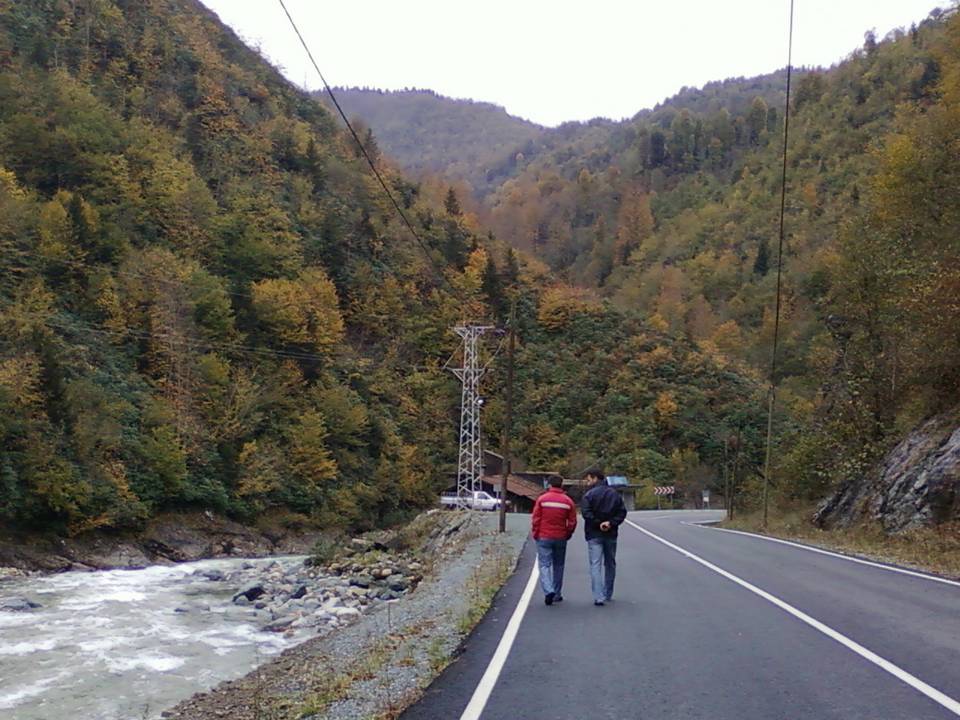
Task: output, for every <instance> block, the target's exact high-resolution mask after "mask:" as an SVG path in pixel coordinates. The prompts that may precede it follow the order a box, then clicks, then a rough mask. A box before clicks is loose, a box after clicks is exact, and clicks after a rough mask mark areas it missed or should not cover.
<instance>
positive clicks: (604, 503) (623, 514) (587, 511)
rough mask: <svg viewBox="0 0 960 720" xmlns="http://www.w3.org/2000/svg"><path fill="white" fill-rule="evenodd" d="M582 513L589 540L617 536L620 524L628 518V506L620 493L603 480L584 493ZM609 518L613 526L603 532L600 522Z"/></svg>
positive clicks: (584, 529) (585, 533) (581, 505)
mask: <svg viewBox="0 0 960 720" xmlns="http://www.w3.org/2000/svg"><path fill="white" fill-rule="evenodd" d="M580 514H581V515H583V534H584V535H585V536H586V538H587V540H592V539H593V538H598V537H616V536H617V531H618V529H619V527H620V525H621V524H622V523H623V521H624V520H626V518H627V508H626V506H625V505H624V504H623V498H622V497H620V493H618V492H617V491H616V490H614V489H613V488H612V487H610V486H609V485H607V483H606V481H603V482H601V483H598V484H596V485H594V486H593V487H592V488H590V489H589V490H587V492H585V493H584V495H583V498H582V499H581V500H580ZM607 520H609V521H610V525H611V526H612V527H611V528H610V529H609V530H608V531H607V532H603V530H601V529H600V523H602V522H604V521H607Z"/></svg>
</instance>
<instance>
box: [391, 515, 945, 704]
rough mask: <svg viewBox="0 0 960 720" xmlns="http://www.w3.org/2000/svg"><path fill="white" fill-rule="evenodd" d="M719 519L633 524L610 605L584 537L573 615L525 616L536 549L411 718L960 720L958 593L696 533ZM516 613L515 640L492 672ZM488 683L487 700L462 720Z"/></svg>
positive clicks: (571, 560) (573, 546)
mask: <svg viewBox="0 0 960 720" xmlns="http://www.w3.org/2000/svg"><path fill="white" fill-rule="evenodd" d="M719 516H720V514H719V513H709V512H699V513H698V512H682V511H681V512H669V511H663V512H661V511H656V512H638V513H631V514H630V517H629V518H628V520H629V521H631V522H633V523H635V524H636V525H637V526H639V528H637V527H632V526H630V525H626V524H625V525H624V526H623V527H621V529H620V541H619V548H618V555H617V559H618V573H617V584H616V590H615V593H614V597H615V599H614V601H613V602H612V603H609V604H608V605H606V606H604V607H594V606H593V603H592V600H591V597H590V590H589V573H588V570H587V559H586V548H585V543H584V541H583V536H582V531H581V530H580V529H579V528H578V531H577V535H576V537H575V538H574V539H573V541H571V543H570V544H569V546H568V551H567V567H566V578H565V580H564V598H565V600H564V602H563V603H562V604H559V605H553V606H552V607H546V606H545V605H544V604H543V598H542V595H541V594H540V592H539V588H536V590H535V591H534V593H533V595H532V601H531V602H530V604H529V606H526V607H525V611H524V605H523V603H522V602H520V600H521V596H522V595H523V591H524V589H525V588H526V587H527V584H528V581H529V578H530V574H531V570H532V566H533V559H534V558H533V552H532V548H531V546H530V545H531V544H530V543H528V544H527V547H526V548H525V550H524V553H523V555H522V556H521V563H520V566H519V567H518V570H517V573H516V574H515V576H514V577H513V578H512V579H511V580H510V581H509V582H508V584H507V586H506V587H505V588H504V590H503V592H502V593H501V596H500V597H499V598H498V599H497V601H496V602H495V604H494V607H493V608H492V609H491V612H490V613H489V614H488V616H487V618H485V620H484V621H483V622H482V623H481V625H480V626H479V627H478V629H477V631H476V632H475V633H474V635H473V636H471V638H470V640H469V642H468V643H467V645H466V648H465V651H464V653H463V655H462V656H461V657H460V659H459V660H458V661H457V662H455V663H454V664H453V665H451V666H450V667H449V668H448V669H447V670H446V671H445V672H444V673H443V675H441V677H440V678H438V679H437V681H436V682H434V683H433V684H432V685H431V686H430V688H429V689H428V690H427V693H426V694H425V697H424V698H423V700H422V701H421V702H419V703H418V704H416V705H414V706H413V707H412V708H410V709H409V710H408V711H407V712H406V713H405V714H404V715H403V718H404V720H427V719H430V720H437V719H439V718H443V719H446V718H451V719H452V718H461V717H472V718H476V717H479V718H483V720H515V719H518V718H530V719H531V720H533V719H537V720H541V719H546V718H551V719H553V720H565V719H567V718H569V719H571V720H574V719H576V720H599V719H602V718H617V719H618V720H619V719H622V718H631V719H637V720H641V719H642V720H681V719H682V720H695V719H699V718H703V719H705V720H706V719H707V718H709V719H710V720H779V719H782V720H799V719H801V718H810V719H811V720H813V719H815V720H832V719H836V720H886V719H890V720H941V719H942V720H946V719H948V718H953V719H954V720H956V718H957V717H960V585H957V584H953V585H951V584H947V583H941V582H935V581H933V580H930V579H926V578H923V577H914V576H911V575H906V574H901V573H898V572H893V571H890V570H888V569H883V568H879V567H873V566H869V565H863V564H858V563H854V562H851V561H849V560H846V559H842V558H839V557H834V556H830V555H824V554H818V553H814V552H811V551H809V550H805V549H801V548H796V547H791V546H787V545H783V544H779V543H774V542H771V541H769V540H765V539H762V538H757V537H752V536H745V535H738V534H733V533H728V532H721V531H718V530H715V529H710V528H704V527H698V526H695V525H691V524H687V523H692V522H698V521H703V520H709V519H717V518H718V517H719ZM510 519H511V521H514V522H516V521H521V522H522V521H524V518H523V516H511V518H510ZM640 528H642V529H644V530H646V531H648V532H649V533H652V534H654V535H656V536H657V537H656V538H655V537H652V536H651V535H648V534H645V533H644V532H643V531H642V530H641V529H640ZM657 538H659V539H657ZM665 543H670V544H672V545H673V547H671V546H670V545H668V544H665ZM691 555H693V556H695V557H691ZM518 606H519V609H518ZM515 610H517V613H516V615H517V621H519V623H520V624H519V628H518V630H517V631H516V636H515V641H514V642H513V644H512V646H511V647H510V649H509V653H508V654H507V655H506V661H505V663H504V664H503V666H502V670H501V671H500V672H499V674H496V673H495V668H494V669H491V670H489V672H488V668H489V667H490V661H491V658H492V657H493V656H494V651H495V649H496V648H497V646H498V644H499V643H500V641H501V638H502V637H503V635H504V628H505V627H506V626H507V624H508V620H509V619H510V618H511V617H512V616H514V614H515V612H514V611H515ZM521 613H522V614H521ZM502 652H503V650H501V653H502ZM485 672H486V673H487V677H488V683H487V685H488V686H492V691H490V693H489V696H488V697H487V698H486V702H485V703H482V702H479V701H475V702H474V704H473V705H472V706H471V712H473V710H476V709H477V708H478V707H482V710H481V712H479V713H474V714H472V715H470V714H468V715H466V716H464V709H465V708H467V707H468V703H469V702H470V700H471V697H472V696H473V695H474V693H475V690H476V688H477V686H478V684H480V683H481V678H482V676H484V674H485ZM478 703H479V704H478Z"/></svg>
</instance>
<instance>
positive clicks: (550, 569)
mask: <svg viewBox="0 0 960 720" xmlns="http://www.w3.org/2000/svg"><path fill="white" fill-rule="evenodd" d="M576 528H577V504H576V503H575V502H574V501H573V500H571V499H570V496H569V495H567V494H566V493H565V492H564V491H563V480H562V479H561V478H560V476H559V475H554V476H552V477H551V478H550V487H548V488H547V491H546V492H545V493H543V495H541V496H540V497H538V498H537V502H536V504H534V506H533V518H532V519H531V529H532V530H533V539H534V540H535V541H536V543H537V562H538V563H539V565H540V587H541V589H542V590H543V601H544V602H545V603H546V604H547V605H553V601H554V600H556V601H557V602H560V601H561V600H563V595H562V594H561V591H562V590H563V567H564V565H565V564H566V558H567V540H569V539H570V538H571V537H573V531H574V530H576Z"/></svg>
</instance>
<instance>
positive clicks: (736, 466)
mask: <svg viewBox="0 0 960 720" xmlns="http://www.w3.org/2000/svg"><path fill="white" fill-rule="evenodd" d="M742 432H743V426H742V425H741V426H739V427H738V428H737V444H736V449H735V450H734V453H733V478H732V480H731V482H730V519H731V520H732V519H733V506H734V502H733V501H734V497H735V496H736V494H737V481H738V479H739V475H740V445H741V442H740V440H741V435H742Z"/></svg>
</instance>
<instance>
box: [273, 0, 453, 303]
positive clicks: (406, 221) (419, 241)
mask: <svg viewBox="0 0 960 720" xmlns="http://www.w3.org/2000/svg"><path fill="white" fill-rule="evenodd" d="M277 2H279V3H280V7H281V8H283V12H284V14H285V15H286V16H287V20H289V21H290V26H291V27H292V28H293V31H294V32H295V33H296V34H297V38H298V39H299V40H300V44H301V45H303V49H304V50H305V51H306V53H307V57H308V58H310V63H311V64H312V65H313V69H314V70H316V71H317V75H318V76H319V77H320V81H321V82H322V83H323V87H324V88H326V91H327V94H329V95H330V99H331V100H332V101H333V104H334V106H335V107H336V108H337V112H338V113H340V117H341V118H342V119H343V122H344V124H345V125H346V126H347V130H349V131H350V134H351V135H352V136H353V139H354V142H356V143H357V147H358V148H359V149H360V152H361V153H362V154H363V157H364V158H365V159H366V161H367V164H368V165H369V166H370V169H371V170H372V171H373V174H374V175H375V176H376V178H377V180H378V181H379V183H380V187H382V188H383V191H384V193H386V195H387V197H388V198H390V202H391V203H393V207H394V208H395V209H396V211H397V214H398V215H400V217H401V218H402V219H403V222H404V224H405V225H406V226H407V229H408V230H409V231H410V234H411V235H413V238H414V240H416V241H417V244H418V245H419V246H420V249H421V250H422V251H423V254H424V257H425V258H426V260H427V262H428V263H430V266H431V267H432V268H433V272H434V273H435V274H436V276H437V278H438V279H439V280H440V282H441V283H442V284H444V285H446V286H447V289H448V290H450V292H451V293H453V294H454V295H455V296H459V293H458V292H457V291H456V289H455V288H454V287H453V286H452V285H451V284H450V281H449V280H447V278H446V276H445V275H444V274H443V272H442V271H441V269H440V268H439V267H438V266H437V264H436V262H434V260H433V257H432V256H431V255H430V250H429V249H428V248H427V245H426V243H425V242H424V241H423V239H422V238H421V237H420V234H419V233H418V232H417V231H416V229H415V228H414V227H413V223H411V222H410V220H409V218H407V214H406V213H405V212H404V211H403V208H401V207H400V203H398V202H397V199H396V198H395V197H394V195H393V193H392V192H390V188H389V187H387V183H386V181H385V180H384V179H383V176H382V175H381V174H380V171H379V170H378V169H377V165H376V163H375V162H373V158H371V157H370V154H369V153H368V152H367V148H366V147H365V146H364V144H363V142H361V140H360V137H359V136H358V135H357V132H356V130H354V129H353V125H351V124H350V121H349V120H348V119H347V115H346V113H345V112H344V111H343V108H342V107H340V103H339V101H338V100H337V96H336V95H334V93H333V88H331V87H330V84H329V83H328V82H327V80H326V78H325V77H324V76H323V73H322V72H320V66H319V65H317V61H316V60H314V59H313V53H312V52H310V47H309V46H308V45H307V42H306V40H304V38H303V35H302V34H301V32H300V28H299V27H297V23H296V22H295V21H294V19H293V16H292V15H290V11H289V10H287V6H286V4H285V3H284V1H283V0H277Z"/></svg>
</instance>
